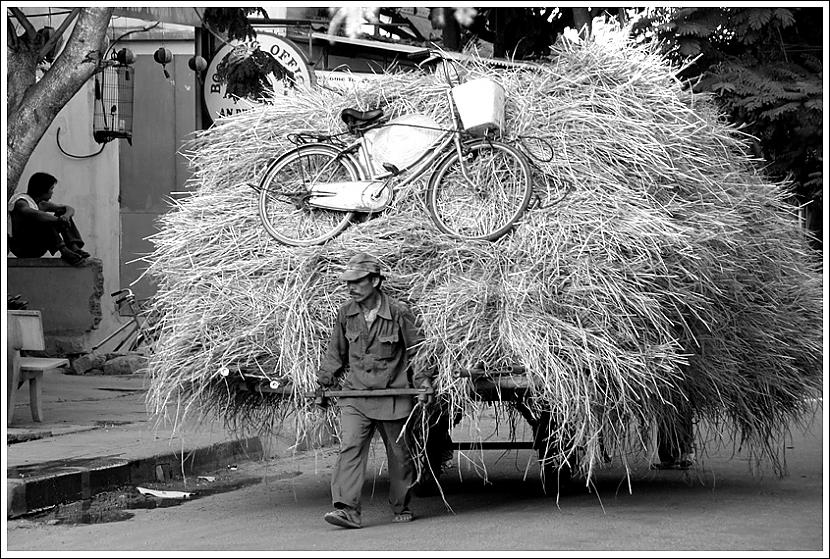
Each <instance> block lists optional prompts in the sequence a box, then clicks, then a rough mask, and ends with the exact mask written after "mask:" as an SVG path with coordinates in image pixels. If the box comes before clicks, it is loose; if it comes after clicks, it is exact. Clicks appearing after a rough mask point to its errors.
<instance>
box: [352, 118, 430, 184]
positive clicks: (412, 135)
mask: <svg viewBox="0 0 830 559" xmlns="http://www.w3.org/2000/svg"><path fill="white" fill-rule="evenodd" d="M364 137H365V138H366V143H367V145H368V147H369V153H370V155H371V156H372V161H373V163H374V164H375V168H376V170H377V172H379V173H383V172H384V168H383V164H384V163H390V164H392V165H394V166H395V167H397V168H398V169H400V170H404V169H406V168H408V167H409V166H410V165H412V164H413V163H415V162H416V161H417V160H418V159H419V158H420V157H421V156H422V155H423V154H425V153H426V152H427V150H429V148H430V147H432V145H433V144H434V143H435V142H436V141H438V140H439V139H440V138H441V126H440V125H439V124H438V123H437V122H436V121H435V120H434V119H432V118H431V117H429V116H427V115H421V114H408V115H401V116H399V117H396V118H393V119H392V120H390V121H389V122H388V123H386V124H385V125H383V126H378V127H377V128H373V129H371V130H369V131H367V132H366V133H365V134H364Z"/></svg>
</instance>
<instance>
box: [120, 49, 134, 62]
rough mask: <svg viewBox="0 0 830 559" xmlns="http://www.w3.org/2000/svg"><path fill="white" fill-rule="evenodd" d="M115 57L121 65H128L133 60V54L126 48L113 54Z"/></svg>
mask: <svg viewBox="0 0 830 559" xmlns="http://www.w3.org/2000/svg"><path fill="white" fill-rule="evenodd" d="M115 59H116V60H117V61H118V63H119V64H121V65H122V66H129V65H130V64H132V63H133V62H135V54H133V51H131V50H130V49H128V48H123V49H121V50H119V51H118V52H117V53H116V54H115Z"/></svg>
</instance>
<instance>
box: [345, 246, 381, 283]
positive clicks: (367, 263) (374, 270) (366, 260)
mask: <svg viewBox="0 0 830 559" xmlns="http://www.w3.org/2000/svg"><path fill="white" fill-rule="evenodd" d="M369 274H378V275H381V274H380V260H378V259H377V258H375V257H374V256H372V255H371V254H368V253H366V252H359V253H357V254H355V255H354V256H352V257H351V258H350V259H349V262H348V263H347V264H346V270H345V271H344V272H343V273H342V274H340V278H339V279H340V281H355V280H359V279H360V278H364V277H366V276H368V275H369Z"/></svg>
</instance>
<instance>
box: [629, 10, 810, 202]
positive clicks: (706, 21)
mask: <svg viewBox="0 0 830 559" xmlns="http://www.w3.org/2000/svg"><path fill="white" fill-rule="evenodd" d="M822 16H823V14H822V10H821V8H799V7H793V8H772V7H770V8H766V7H760V8H759V7H754V8H715V7H699V8H655V9H653V10H651V11H650V12H649V13H648V15H647V17H645V18H643V19H641V20H640V21H638V22H637V24H636V25H635V26H634V28H633V32H634V34H635V36H637V37H640V38H643V39H646V40H654V39H657V40H660V41H662V42H663V44H664V45H665V47H664V48H665V49H666V52H667V53H668V54H669V56H671V57H673V58H674V59H675V60H676V61H677V62H678V63H679V64H682V63H684V62H686V61H688V60H689V59H693V62H692V63H691V64H688V66H686V67H685V68H684V70H683V71H682V73H681V75H680V77H681V78H685V79H687V80H690V81H691V82H692V83H693V87H694V89H695V91H698V92H710V93H712V94H713V95H714V96H715V97H716V98H717V100H718V101H719V103H720V105H721V106H722V108H723V109H724V110H725V111H726V112H727V113H728V114H729V116H730V119H731V120H732V121H733V122H734V123H736V124H738V125H740V126H742V127H743V128H744V130H745V131H746V132H748V133H749V134H752V135H753V136H755V137H757V138H758V140H759V143H758V146H757V148H758V152H759V153H758V155H762V156H763V157H764V158H765V159H766V160H767V161H769V168H768V171H769V172H770V173H771V174H772V175H773V176H774V177H776V178H779V179H791V180H793V181H794V183H795V184H796V185H797V188H796V192H797V194H798V196H799V198H801V200H802V201H809V200H820V199H821V196H822V172H821V171H822V158H823V152H822V109H823V107H822V81H823V71H822V21H823V17H822Z"/></svg>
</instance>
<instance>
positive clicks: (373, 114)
mask: <svg viewBox="0 0 830 559" xmlns="http://www.w3.org/2000/svg"><path fill="white" fill-rule="evenodd" d="M382 116H383V109H373V110H371V111H358V110H356V109H343V112H341V113H340V118H342V119H343V122H345V123H346V124H351V123H354V122H357V121H359V122H360V123H361V124H362V123H367V122H371V121H373V120H377V119H379V118H380V117H382Z"/></svg>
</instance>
